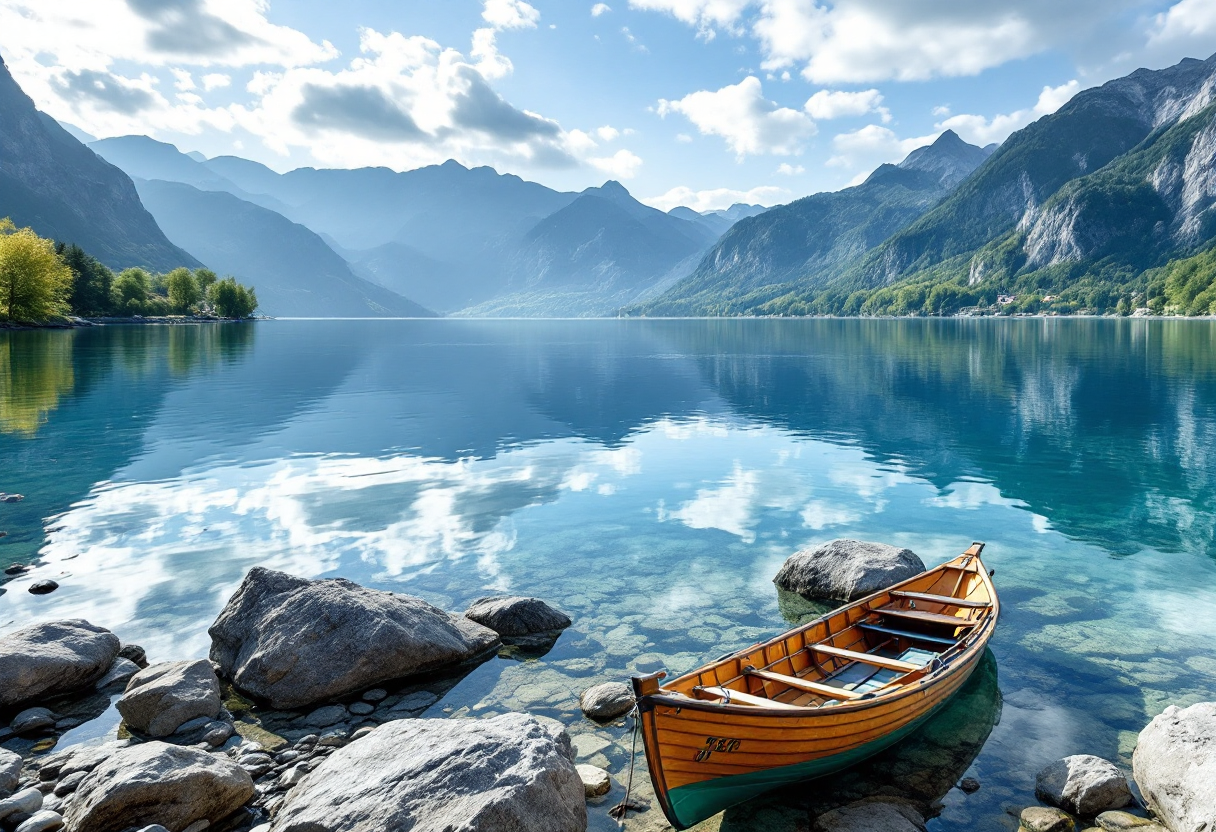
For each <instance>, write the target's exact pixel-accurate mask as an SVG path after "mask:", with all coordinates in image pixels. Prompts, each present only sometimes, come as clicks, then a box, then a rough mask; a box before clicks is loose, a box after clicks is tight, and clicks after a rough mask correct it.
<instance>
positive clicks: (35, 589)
mask: <svg viewBox="0 0 1216 832" xmlns="http://www.w3.org/2000/svg"><path fill="white" fill-rule="evenodd" d="M57 589H59V584H57V583H55V582H54V581H52V580H50V579H49V578H45V579H43V580H41V581H34V582H33V583H32V584H30V593H31V594H33V595H47V594H49V593H51V592H54V591H55V590H57ZM56 817H58V815H56ZM31 820H32V818H31ZM59 820H60V825H61V826H62V825H63V824H62V821H63V818H59Z"/></svg>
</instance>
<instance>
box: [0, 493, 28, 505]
mask: <svg viewBox="0 0 1216 832" xmlns="http://www.w3.org/2000/svg"><path fill="white" fill-rule="evenodd" d="M24 499H25V495H24V494H5V493H4V492H3V491H0V503H19V502H21V501H22V500H24Z"/></svg>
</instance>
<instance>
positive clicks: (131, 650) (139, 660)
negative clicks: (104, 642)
mask: <svg viewBox="0 0 1216 832" xmlns="http://www.w3.org/2000/svg"><path fill="white" fill-rule="evenodd" d="M118 655H119V656H121V657H122V658H124V659H126V660H127V661H131V662H135V664H137V665H139V666H140V667H147V666H148V654H147V653H145V652H144V648H142V647H140V646H139V645H138V644H124V645H123V646H122V647H121V648H120V649H119V651H118Z"/></svg>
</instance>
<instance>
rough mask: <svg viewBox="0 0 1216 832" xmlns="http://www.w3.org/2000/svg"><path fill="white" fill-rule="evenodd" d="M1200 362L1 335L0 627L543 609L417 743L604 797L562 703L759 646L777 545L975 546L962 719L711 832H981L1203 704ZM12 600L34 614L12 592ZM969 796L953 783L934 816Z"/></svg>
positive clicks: (166, 333)
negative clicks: (239, 610)
mask: <svg viewBox="0 0 1216 832" xmlns="http://www.w3.org/2000/svg"><path fill="white" fill-rule="evenodd" d="M1214 342H1216V325H1214V324H1212V323H1210V322H1206V321H1131V320H1118V321H1116V320H1020V321H991V320H980V321H953V320H947V321H914V320H913V321H897V320H885V321H578V322H561V321H554V322H510V321H498V322H495V321H456V320H448V321H275V322H267V323H261V324H256V325H250V326H243V325H242V326H216V327H197V328H195V327H189V328H188V327H180V328H164V327H145V328H134V327H132V328H120V327H114V328H104V329H93V330H77V331H65V332H58V331H56V332H19V333H11V332H10V333H0V491H8V492H18V493H22V494H24V495H26V499H25V500H24V501H23V502H21V503H16V504H0V530H3V531H6V532H8V536H7V537H5V538H3V539H0V565H4V564H8V563H11V562H16V561H22V562H26V561H29V560H31V559H33V558H38V561H39V566H38V568H37V569H36V570H35V571H34V572H32V573H31V574H30V575H28V576H23V577H21V578H18V579H16V580H13V581H11V582H10V583H8V584H7V585H6V586H4V587H3V590H2V591H4V594H2V595H0V631H4V630H11V629H15V628H17V627H19V626H22V625H24V624H27V623H29V622H31V621H34V620H39V619H46V618H60V617H83V618H87V619H89V620H91V621H93V622H95V623H98V624H101V625H104V626H107V627H110V628H112V629H113V630H114V631H115V632H118V633H119V634H120V635H121V636H122V637H123V638H124V640H128V641H135V642H138V643H140V644H143V645H144V646H145V647H146V648H147V650H148V654H149V656H150V657H151V658H152V659H153V660H154V661H155V660H164V659H173V658H183V657H192V656H202V655H205V653H206V651H207V647H208V644H209V642H208V639H207V635H206V628H207V626H208V625H209V624H210V623H211V621H212V620H213V619H214V617H215V615H216V613H217V612H218V610H219V609H220V607H221V606H222V605H223V603H224V601H225V599H226V598H227V597H228V595H229V594H230V593H231V592H232V590H233V589H234V588H235V586H236V585H237V584H238V582H239V581H240V579H241V577H242V575H243V574H244V572H245V571H246V570H247V569H248V568H249V567H250V566H252V565H254V564H262V565H266V566H270V567H273V568H277V569H283V570H286V571H289V572H293V573H295V574H299V575H305V576H310V577H315V576H333V575H341V576H344V577H348V578H351V579H353V580H356V581H359V582H362V583H365V584H368V585H372V586H377V587H382V588H386V589H392V590H396V591H401V592H408V593H411V594H415V595H419V596H422V597H424V598H426V599H428V600H429V601H431V602H433V603H436V604H438V605H440V606H443V607H446V608H448V609H452V610H460V609H463V608H464V605H465V604H467V603H468V602H469V601H470V600H472V599H474V598H476V597H479V596H481V595H485V594H487V593H491V592H503V591H507V592H512V593H519V594H527V595H536V596H539V597H542V598H545V599H548V600H549V601H551V602H553V603H555V604H556V605H558V606H560V607H561V608H562V609H564V610H566V611H567V612H568V613H570V615H571V616H572V617H573V618H574V626H573V627H572V628H571V629H570V630H569V631H567V632H566V634H565V635H563V637H562V638H561V640H560V641H559V642H558V644H557V646H556V647H555V648H554V649H553V650H552V651H551V652H550V653H548V654H547V655H545V656H544V657H543V658H541V659H538V660H532V661H524V662H520V661H514V660H510V659H506V658H499V659H494V660H492V661H490V662H487V663H486V664H483V665H481V666H480V667H478V668H477V669H476V670H474V671H473V672H472V673H471V674H469V675H468V676H467V677H465V678H464V679H463V680H462V681H461V682H460V683H459V684H458V685H457V686H456V687H455V688H454V689H452V690H451V691H450V692H449V693H448V694H447V696H446V697H445V698H444V699H443V700H442V701H441V702H439V703H437V704H436V705H435V706H433V707H432V708H431V710H430V711H429V712H428V716H444V715H450V714H456V715H466V714H472V715H479V714H485V713H495V712H499V711H503V710H508V709H526V710H531V711H534V712H537V713H543V714H547V715H550V716H554V717H556V718H558V719H561V720H562V721H563V722H565V723H566V724H567V725H568V726H569V727H570V729H571V731H572V733H573V734H574V737H575V741H576V746H577V747H578V749H579V751H580V753H581V754H582V756H583V758H584V759H587V760H590V761H593V762H596V763H597V764H600V765H604V766H606V767H608V768H609V769H610V770H611V771H612V772H613V774H614V775H617V776H618V777H619V778H621V779H623V776H624V773H625V771H626V770H627V767H628V758H629V755H628V746H629V737H628V731H627V729H626V728H625V726H624V725H623V724H621V725H616V726H609V727H607V728H599V727H597V726H594V725H592V724H590V723H588V722H586V721H584V720H582V719H581V717H580V715H579V712H578V706H577V696H578V693H579V692H580V691H581V690H582V689H584V688H585V687H587V686H589V685H590V684H593V683H595V682H598V681H602V680H606V679H619V678H623V677H624V676H626V675H628V674H629V673H631V672H634V671H637V670H650V669H654V668H657V667H660V666H665V667H667V668H668V669H669V670H671V671H677V672H678V671H683V670H686V669H688V668H690V667H693V666H695V665H697V664H699V663H701V662H702V661H704V660H706V659H708V658H712V657H715V656H717V655H719V654H721V653H723V652H725V651H727V650H729V649H734V648H737V647H740V646H744V645H746V644H750V643H752V642H754V641H756V640H758V639H760V638H763V637H766V636H769V635H771V634H774V633H776V632H778V631H780V630H783V629H785V628H787V627H788V626H789V621H790V620H791V618H793V617H794V616H796V615H797V612H798V611H797V610H793V609H791V608H790V607H789V605H779V603H778V597H777V593H776V591H775V589H774V587H773V585H772V583H771V579H772V576H773V575H774V574H775V572H776V571H777V568H778V566H779V565H780V564H781V562H782V560H783V559H784V558H785V557H786V556H788V555H789V554H791V553H792V552H794V551H795V550H797V549H799V548H801V547H803V546H806V545H810V544H814V543H817V542H821V541H824V540H828V539H831V538H833V537H859V538H865V539H872V540H882V541H887V542H891V543H897V544H902V545H906V546H909V547H910V548H912V549H913V550H915V551H916V552H918V553H919V554H920V555H921V556H922V558H923V559H924V560H925V561H926V562H927V563H930V564H934V563H938V562H941V561H943V560H946V559H948V558H950V557H952V556H954V555H956V554H958V553H959V552H960V551H962V550H963V549H964V548H965V547H966V546H967V545H968V544H969V543H970V542H971V541H972V540H984V541H986V542H987V543H988V548H987V550H986V553H985V554H986V557H985V560H986V561H987V562H988V564H989V566H991V567H995V568H996V570H997V572H996V580H997V584H998V588H999V590H1000V592H1001V594H1002V601H1003V604H1004V616H1003V619H1002V622H1001V625H1000V627H999V629H998V631H997V633H996V635H995V637H994V639H993V642H992V651H991V652H992V656H993V662H992V663H991V664H990V665H988V666H986V669H985V671H984V673H982V674H980V676H979V677H977V680H976V682H975V684H973V685H972V686H971V688H970V689H969V691H968V692H967V694H966V696H965V697H964V699H963V700H960V702H959V704H958V705H957V706H956V707H954V708H952V709H951V710H950V711H949V712H947V713H946V714H943V716H942V717H941V718H939V719H938V720H937V721H936V723H935V724H933V725H931V726H929V727H928V728H927V729H926V731H925V732H923V734H922V735H921V736H918V737H917V738H915V739H913V740H910V741H909V742H908V743H905V744H904V746H903V747H901V748H900V749H897V750H896V751H895V752H892V753H891V754H890V755H888V756H886V757H884V758H883V759H882V760H879V761H876V762H875V764H874V765H872V766H870V767H868V768H867V769H866V770H865V771H862V772H858V773H854V774H852V775H849V776H846V777H845V778H838V779H837V781H834V782H833V783H830V784H823V783H820V784H813V785H808V786H807V787H805V788H799V789H795V790H792V791H791V792H789V793H786V794H784V795H780V796H778V797H776V798H773V799H770V800H762V801H757V802H756V803H753V804H750V805H748V806H745V807H741V808H739V809H736V810H732V811H731V812H729V813H727V815H726V817H725V818H724V819H722V820H721V821H720V822H721V826H722V828H724V829H726V828H730V829H747V828H772V829H786V828H789V829H795V828H799V825H800V824H801V827H802V828H805V826H806V823H805V819H806V817H807V812H808V811H809V810H811V809H816V808H822V807H823V806H826V805H830V804H831V803H832V802H834V801H838V800H840V799H842V797H843V796H860V795H863V794H865V793H871V792H873V791H874V790H875V789H881V790H884V791H887V792H892V793H903V794H911V795H912V796H914V797H917V798H918V799H921V800H926V801H928V800H933V801H936V803H937V810H938V811H939V814H938V816H937V817H936V818H935V819H934V820H933V821H931V824H930V826H931V828H932V829H935V830H998V829H1009V828H1013V827H1014V826H1016V821H1015V820H1014V819H1013V817H1012V816H1010V815H1009V814H1008V811H1009V810H1011V809H1012V810H1014V811H1016V810H1018V809H1020V808H1021V807H1022V806H1025V805H1029V804H1031V803H1033V802H1034V799H1033V778H1034V773H1035V771H1037V769H1038V768H1039V767H1040V766H1041V765H1042V764H1044V763H1046V762H1048V761H1050V760H1052V759H1056V758H1058V757H1059V756H1062V755H1065V754H1073V753H1093V754H1098V755H1101V756H1105V757H1108V758H1111V759H1115V760H1116V761H1119V762H1121V763H1122V764H1124V765H1127V766H1128V767H1129V768H1130V754H1131V750H1132V748H1133V747H1134V742H1135V736H1136V734H1137V733H1138V731H1139V730H1140V729H1141V728H1142V727H1143V726H1144V724H1145V723H1146V722H1147V721H1148V720H1149V719H1150V718H1151V717H1152V716H1153V715H1155V714H1156V713H1158V712H1159V711H1160V710H1162V709H1163V708H1164V707H1165V706H1166V705H1167V704H1170V703H1179V704H1189V703H1191V702H1195V701H1199V700H1202V699H1212V698H1214V697H1216V690H1214V688H1216V545H1214V543H1213V528H1214V525H1216V491H1214V490H1213V485H1214V482H1213V481H1214V478H1216V465H1214V464H1213V463H1216V459H1210V458H1209V457H1210V456H1211V455H1213V454H1216V441H1214V440H1216V357H1214V353H1213V346H1214ZM43 577H53V578H55V579H56V580H57V581H59V582H60V584H61V589H59V590H58V591H57V592H55V593H53V594H51V595H48V596H42V597H36V596H32V595H30V594H29V593H27V592H26V591H25V588H26V586H27V585H28V583H29V582H30V581H31V580H36V579H38V578H43ZM998 689H999V692H998ZM994 723H996V724H995V725H994ZM114 725H115V722H114V719H113V717H112V715H110V714H107V715H106V716H105V717H103V718H102V719H100V720H98V721H97V722H95V723H90V725H88V726H85V727H84V728H82V729H77V730H76V731H74V732H73V734H72V735H70V736H69V737H68V738H65V742H70V741H76V740H80V739H87V738H89V737H90V736H97V735H99V734H103V733H108V732H111V731H113V729H114ZM964 773H966V774H969V775H972V776H975V777H978V778H979V780H980V781H981V783H982V784H983V788H981V789H980V791H979V792H977V793H975V794H973V795H970V796H965V795H963V794H962V792H960V791H959V790H957V789H953V790H951V789H950V784H951V783H952V782H953V781H954V780H956V779H957V778H958V777H961V776H963V774H964ZM639 776H640V778H641V779H642V780H643V781H644V780H645V777H644V775H642V774H641V773H639ZM641 790H642V792H643V794H644V793H645V791H646V785H645V783H643V784H642V786H641ZM613 794H614V795H616V796H617V798H618V799H619V795H620V794H621V791H620V786H619V785H618V786H617V787H615V788H614V792H613ZM613 802H615V800H606V801H604V802H603V803H602V804H601V805H598V806H592V807H591V813H592V825H593V828H596V829H609V828H612V827H613V825H614V824H612V822H610V821H609V820H608V818H607V817H606V815H605V813H606V809H607V807H608V806H609V805H611V803H613ZM657 823H658V821H657V820H656V819H655V817H654V813H650V814H649V815H643V816H642V817H640V818H638V819H636V820H633V821H631V824H630V825H631V826H632V827H636V828H646V827H647V826H653V825H656V824H657ZM718 823H719V821H715V822H714V824H713V825H717V824H718Z"/></svg>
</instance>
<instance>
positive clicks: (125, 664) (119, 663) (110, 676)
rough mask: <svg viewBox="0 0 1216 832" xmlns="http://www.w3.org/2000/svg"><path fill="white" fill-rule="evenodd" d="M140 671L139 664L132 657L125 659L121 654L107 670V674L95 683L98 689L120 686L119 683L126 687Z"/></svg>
mask: <svg viewBox="0 0 1216 832" xmlns="http://www.w3.org/2000/svg"><path fill="white" fill-rule="evenodd" d="M138 672H139V665H137V664H136V663H135V662H133V661H131V660H130V659H124V658H123V657H122V656H119V657H118V658H116V659H114V663H113V664H111V665H110V669H109V670H107V671H106V675H105V676H102V677H101V678H100V679H98V680H97V682H96V683H95V684H96V687H97V689H98V690H105V689H106V688H109V687H118V686H119V685H122V686H123V687H124V688H125V687H126V686H127V682H129V681H131V677H132V676H134V675H135V674H136V673H138Z"/></svg>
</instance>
